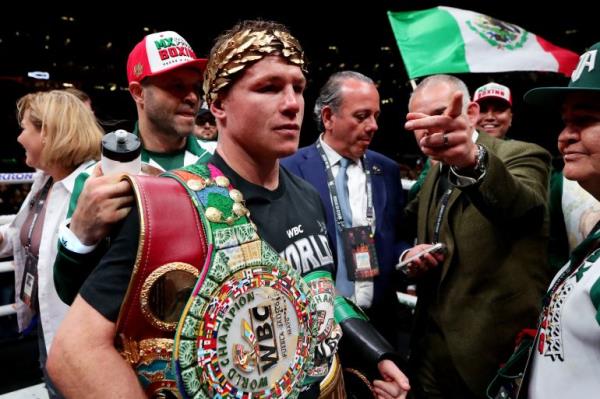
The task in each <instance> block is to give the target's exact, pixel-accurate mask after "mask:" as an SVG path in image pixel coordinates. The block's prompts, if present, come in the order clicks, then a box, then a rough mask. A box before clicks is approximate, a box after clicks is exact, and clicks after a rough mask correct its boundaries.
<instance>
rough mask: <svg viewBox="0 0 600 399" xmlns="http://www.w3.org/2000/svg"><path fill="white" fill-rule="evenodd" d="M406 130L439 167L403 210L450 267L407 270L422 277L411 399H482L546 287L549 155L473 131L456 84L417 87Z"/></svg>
mask: <svg viewBox="0 0 600 399" xmlns="http://www.w3.org/2000/svg"><path fill="white" fill-rule="evenodd" d="M409 111H410V113H409V114H408V115H407V120H408V122H407V123H406V126H405V127H406V129H408V130H412V131H414V132H415V136H416V138H417V142H418V144H419V146H420V148H421V150H422V151H423V152H424V153H425V155H427V156H430V157H432V158H433V159H435V160H437V161H439V163H438V165H436V167H433V168H432V169H431V171H430V172H429V173H428V175H427V177H426V179H425V181H424V183H423V186H422V188H421V190H420V192H419V194H418V196H417V197H416V198H415V200H414V201H412V202H411V203H410V204H409V205H408V206H407V215H408V216H409V217H408V218H407V223H409V222H410V221H414V222H415V223H416V229H417V237H418V242H419V243H421V244H419V245H417V246H416V247H415V248H413V249H411V250H409V251H408V252H407V253H406V254H405V255H404V256H411V255H413V254H414V253H415V252H416V251H418V250H419V249H423V248H426V247H427V246H429V245H430V243H433V242H442V243H444V244H446V246H447V254H446V256H445V259H444V260H443V261H442V262H440V263H439V264H437V261H435V260H433V259H428V258H424V259H423V261H417V262H413V265H412V267H411V268H409V273H410V274H411V275H412V276H413V277H415V278H418V279H417V294H418V298H419V300H418V303H417V310H416V327H415V332H414V334H413V342H412V345H411V349H412V352H411V360H410V361H411V364H412V366H413V369H414V376H413V378H412V379H411V382H412V384H413V388H414V391H415V394H416V397H417V398H461V399H469V398H485V397H486V394H485V392H486V387H487V385H488V384H489V383H490V381H491V379H492V377H493V376H494V375H495V373H496V370H497V368H498V366H499V365H500V363H502V362H504V361H506V359H507V358H508V355H509V354H510V353H511V352H512V350H513V347H514V342H515V338H516V336H517V334H518V333H519V332H520V331H521V330H522V329H524V328H535V326H536V320H537V316H538V314H539V309H540V304H541V298H542V296H543V294H544V292H545V288H546V287H547V284H548V282H549V277H550V273H551V270H550V268H549V266H548V263H547V258H546V255H547V251H546V245H547V239H548V212H547V204H546V198H547V191H548V174H549V163H550V154H548V153H547V152H546V151H545V150H544V149H542V148H541V147H539V146H537V145H535V144H530V143H525V142H522V141H517V140H500V139H497V138H494V137H492V136H490V135H488V134H487V133H485V132H477V131H476V130H475V123H476V121H477V116H478V113H479V106H478V104H477V103H475V102H470V101H469V92H468V90H467V88H466V86H465V84H464V83H463V82H462V81H461V80H460V79H458V78H455V77H453V76H448V75H436V76H432V77H429V78H427V79H425V80H423V81H422V82H421V83H420V84H419V86H417V88H416V89H415V91H414V92H413V94H412V96H411V99H410V101H409Z"/></svg>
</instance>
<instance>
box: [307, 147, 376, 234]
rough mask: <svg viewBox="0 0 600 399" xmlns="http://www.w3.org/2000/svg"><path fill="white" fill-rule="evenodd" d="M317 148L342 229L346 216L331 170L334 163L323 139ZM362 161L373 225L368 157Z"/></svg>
mask: <svg viewBox="0 0 600 399" xmlns="http://www.w3.org/2000/svg"><path fill="white" fill-rule="evenodd" d="M316 146H317V150H318V151H319V154H320V155H321V159H322V160H323V163H324V164H325V170H326V172H327V188H328V189H329V195H330V196H331V202H332V203H333V211H334V214H335V221H336V224H337V225H338V227H339V228H340V229H343V228H344V217H343V216H342V209H341V208H340V201H339V199H338V195H337V191H336V189H335V179H334V178H333V172H332V171H331V167H332V165H331V164H330V163H329V158H327V154H325V150H324V149H323V145H322V144H321V140H319V139H317V143H316ZM361 162H362V165H363V170H364V172H365V177H366V182H367V223H368V224H369V226H372V225H373V214H374V212H373V196H372V194H371V193H372V185H371V172H370V170H369V166H368V162H367V157H366V156H363V157H362V158H361Z"/></svg>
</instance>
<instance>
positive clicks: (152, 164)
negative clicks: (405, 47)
mask: <svg viewBox="0 0 600 399" xmlns="http://www.w3.org/2000/svg"><path fill="white" fill-rule="evenodd" d="M205 66H206V59H200V58H196V55H195V53H194V51H193V50H192V48H191V47H190V45H189V44H188V43H187V41H186V40H185V39H184V38H183V37H181V36H180V35H179V34H177V33H176V32H172V31H165V32H158V33H152V34H150V35H147V36H146V37H144V39H142V41H140V42H139V43H138V44H137V45H136V46H135V47H134V48H133V50H132V51H131V53H130V54H129V57H128V59H127V80H128V82H129V92H130V93H131V97H132V98H133V101H135V105H136V108H137V113H138V121H137V123H136V125H135V127H134V130H133V133H134V134H136V135H138V136H139V137H140V140H141V142H142V155H141V156H142V162H143V164H142V172H143V173H146V174H158V173H161V172H163V171H165V170H171V169H175V168H180V167H182V166H185V165H191V164H195V163H199V162H206V161H207V160H208V159H209V158H210V155H211V154H210V153H208V152H207V151H206V150H204V149H203V148H202V147H200V145H199V144H198V142H197V140H193V139H188V136H190V135H191V133H192V130H193V129H194V119H195V117H196V114H197V113H198V110H199V108H200V92H201V90H202V74H203V72H204V68H205ZM100 175H101V171H100V170H99V169H98V168H95V169H94V167H91V168H89V169H88V170H87V171H85V172H84V173H82V174H81V175H80V176H79V177H78V178H77V181H76V182H75V187H74V188H73V194H72V196H71V205H70V208H69V216H71V219H67V221H66V222H65V224H64V225H63V226H61V229H60V233H59V251H58V255H57V258H56V263H55V271H56V275H55V284H56V289H57V291H58V293H59V296H60V297H61V299H62V300H63V301H65V303H67V304H71V303H72V302H73V299H74V298H75V296H76V295H77V292H78V291H79V288H80V287H81V284H82V283H83V281H85V279H86V277H87V276H88V275H89V273H90V271H91V270H92V269H93V268H94V267H95V265H96V264H97V261H98V260H99V259H100V257H101V256H102V255H103V253H104V252H105V249H106V246H105V245H99V244H101V243H104V239H105V237H107V236H108V234H109V233H110V231H111V229H112V226H113V225H114V224H115V223H117V222H118V221H120V220H122V219H123V218H124V217H125V216H126V215H127V213H129V210H130V206H131V199H132V197H131V187H130V186H129V184H127V183H125V182H122V181H121V182H120V181H119V180H120V179H119V176H114V175H113V176H100ZM90 176H92V177H91V178H90ZM84 183H85V185H84ZM75 206H76V208H75Z"/></svg>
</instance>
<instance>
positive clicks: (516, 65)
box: [388, 7, 579, 79]
mask: <svg viewBox="0 0 600 399" xmlns="http://www.w3.org/2000/svg"><path fill="white" fill-rule="evenodd" d="M388 18H389V20H390V23H391V24H392V30H393V31H394V36H395V38H396V42H397V43H398V47H399V48H400V53H401V54H402V59H403V60H404V64H405V66H406V71H407V72H408V76H409V78H411V79H413V78H416V77H420V76H426V75H433V74H437V73H463V72H504V71H552V72H560V73H562V74H564V75H566V76H571V72H573V70H574V69H575V67H576V66H577V62H578V60H579V56H578V55H577V54H576V53H574V52H572V51H570V50H567V49H564V48H561V47H557V46H555V45H553V44H552V43H550V42H548V41H546V40H544V39H542V38H541V37H539V36H537V35H535V34H533V33H531V32H527V31H526V30H525V29H523V28H521V27H519V26H517V25H513V24H510V23H508V22H504V21H500V20H497V19H495V18H492V17H489V16H487V15H483V14H479V13H476V12H473V11H468V10H461V9H459V8H452V7H435V8H430V9H427V10H421V11H407V12H391V11H388Z"/></svg>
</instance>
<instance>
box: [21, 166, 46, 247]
mask: <svg viewBox="0 0 600 399" xmlns="http://www.w3.org/2000/svg"><path fill="white" fill-rule="evenodd" d="M50 187H52V178H49V179H48V181H47V182H46V184H44V187H43V188H42V189H41V190H40V193H39V194H38V195H37V197H36V199H35V204H33V203H32V204H31V206H32V207H33V206H35V209H34V213H33V218H32V219H31V224H30V225H29V231H28V232H27V242H26V243H25V248H26V249H27V250H28V251H29V250H30V248H31V237H32V236H33V229H34V228H35V225H36V222H37V220H38V217H39V216H40V213H41V212H42V208H44V203H45V202H46V198H48V192H49V191H50ZM32 201H33V200H32Z"/></svg>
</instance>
